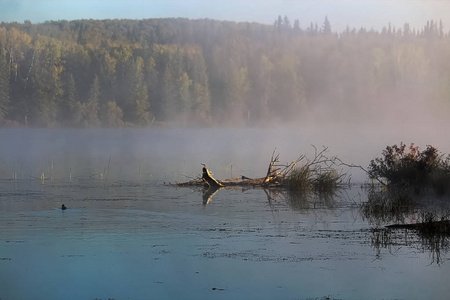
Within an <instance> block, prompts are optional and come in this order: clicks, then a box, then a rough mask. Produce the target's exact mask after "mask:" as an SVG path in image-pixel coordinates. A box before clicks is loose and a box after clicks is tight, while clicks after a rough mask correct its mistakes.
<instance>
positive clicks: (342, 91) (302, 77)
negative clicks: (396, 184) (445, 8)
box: [0, 17, 450, 127]
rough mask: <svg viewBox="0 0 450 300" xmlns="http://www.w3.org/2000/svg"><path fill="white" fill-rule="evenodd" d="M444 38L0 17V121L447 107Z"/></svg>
mask: <svg viewBox="0 0 450 300" xmlns="http://www.w3.org/2000/svg"><path fill="white" fill-rule="evenodd" d="M449 105H450V36H449V34H448V33H446V32H444V27H443V24H442V23H441V22H439V23H438V22H432V21H430V22H428V23H427V24H426V25H425V26H424V27H423V28H422V29H420V30H416V29H411V28H409V26H408V24H405V26H404V27H403V28H391V27H390V26H389V27H387V28H385V29H383V30H382V32H375V31H372V30H366V29H364V28H361V29H358V30H356V29H350V28H349V29H347V30H346V31H344V32H341V33H336V32H333V31H332V27H331V24H330V22H329V21H328V19H325V21H324V23H323V24H320V25H317V24H311V25H310V26H309V27H308V28H304V29H303V28H300V27H299V22H298V21H295V22H294V23H293V24H292V25H291V22H290V20H289V19H288V18H287V17H285V18H281V17H279V18H278V19H276V21H275V22H274V25H273V26H268V25H262V24H256V23H234V22H224V21H214V20H208V19H204V20H188V19H146V20H77V21H70V22H69V21H52V22H45V23H42V24H32V23H30V22H25V23H22V24H19V23H1V24H0V124H1V125H3V126H29V127H131V126H168V125H173V126H211V125H213V126H221V125H250V126H258V125H261V124H266V125H267V124H272V123H276V122H286V121H295V120H303V119H305V120H306V119H311V118H318V119H324V120H326V119H332V120H345V119H347V118H361V119H367V118H376V117H377V116H378V115H379V114H383V113H385V112H386V111H393V114H394V115H395V112H396V111H400V110H402V109H406V108H407V107H410V106H411V107H412V106H414V107H416V109H417V111H420V110H421V109H433V110H435V111H440V112H441V113H446V112H448V108H449Z"/></svg>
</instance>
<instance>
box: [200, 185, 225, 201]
mask: <svg viewBox="0 0 450 300" xmlns="http://www.w3.org/2000/svg"><path fill="white" fill-rule="evenodd" d="M221 189H222V187H220V186H210V185H208V184H205V185H203V205H206V204H208V203H209V201H211V199H212V198H213V197H214V195H215V194H216V193H217V192H218V191H219V190H221Z"/></svg>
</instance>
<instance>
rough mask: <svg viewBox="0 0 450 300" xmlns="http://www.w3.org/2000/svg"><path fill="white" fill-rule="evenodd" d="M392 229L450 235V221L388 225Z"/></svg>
mask: <svg viewBox="0 0 450 300" xmlns="http://www.w3.org/2000/svg"><path fill="white" fill-rule="evenodd" d="M386 228H390V229H411V230H419V231H422V232H427V233H441V234H450V220H442V221H432V222H422V223H413V224H392V225H387V226H386Z"/></svg>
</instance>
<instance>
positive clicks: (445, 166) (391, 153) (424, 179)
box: [368, 143, 450, 192]
mask: <svg viewBox="0 0 450 300" xmlns="http://www.w3.org/2000/svg"><path fill="white" fill-rule="evenodd" d="M368 175H369V178H371V179H376V180H378V181H382V182H385V183H386V184H388V185H395V186H404V187H414V189H415V190H416V191H420V190H422V189H424V188H432V189H434V190H436V189H439V190H440V192H442V189H443V188H445V187H446V186H448V183H450V181H449V180H450V163H449V158H448V157H447V159H445V160H444V159H443V158H442V155H440V154H439V150H438V149H437V148H435V147H433V146H430V145H428V146H427V148H426V149H425V150H423V151H421V150H420V149H419V147H418V146H414V144H411V145H410V146H409V147H408V146H406V145H405V144H403V143H400V146H397V145H394V146H388V147H386V149H385V150H383V152H382V157H381V158H376V159H374V160H372V161H371V162H370V165H369V169H368Z"/></svg>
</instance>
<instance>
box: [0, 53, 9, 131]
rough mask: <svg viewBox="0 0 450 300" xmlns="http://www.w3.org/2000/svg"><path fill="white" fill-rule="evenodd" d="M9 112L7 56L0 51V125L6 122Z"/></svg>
mask: <svg viewBox="0 0 450 300" xmlns="http://www.w3.org/2000/svg"><path fill="white" fill-rule="evenodd" d="M8 110H9V72H8V67H7V63H6V56H5V55H4V53H3V51H1V50H0V124H1V123H3V121H4V120H5V117H6V115H7V114H8Z"/></svg>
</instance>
